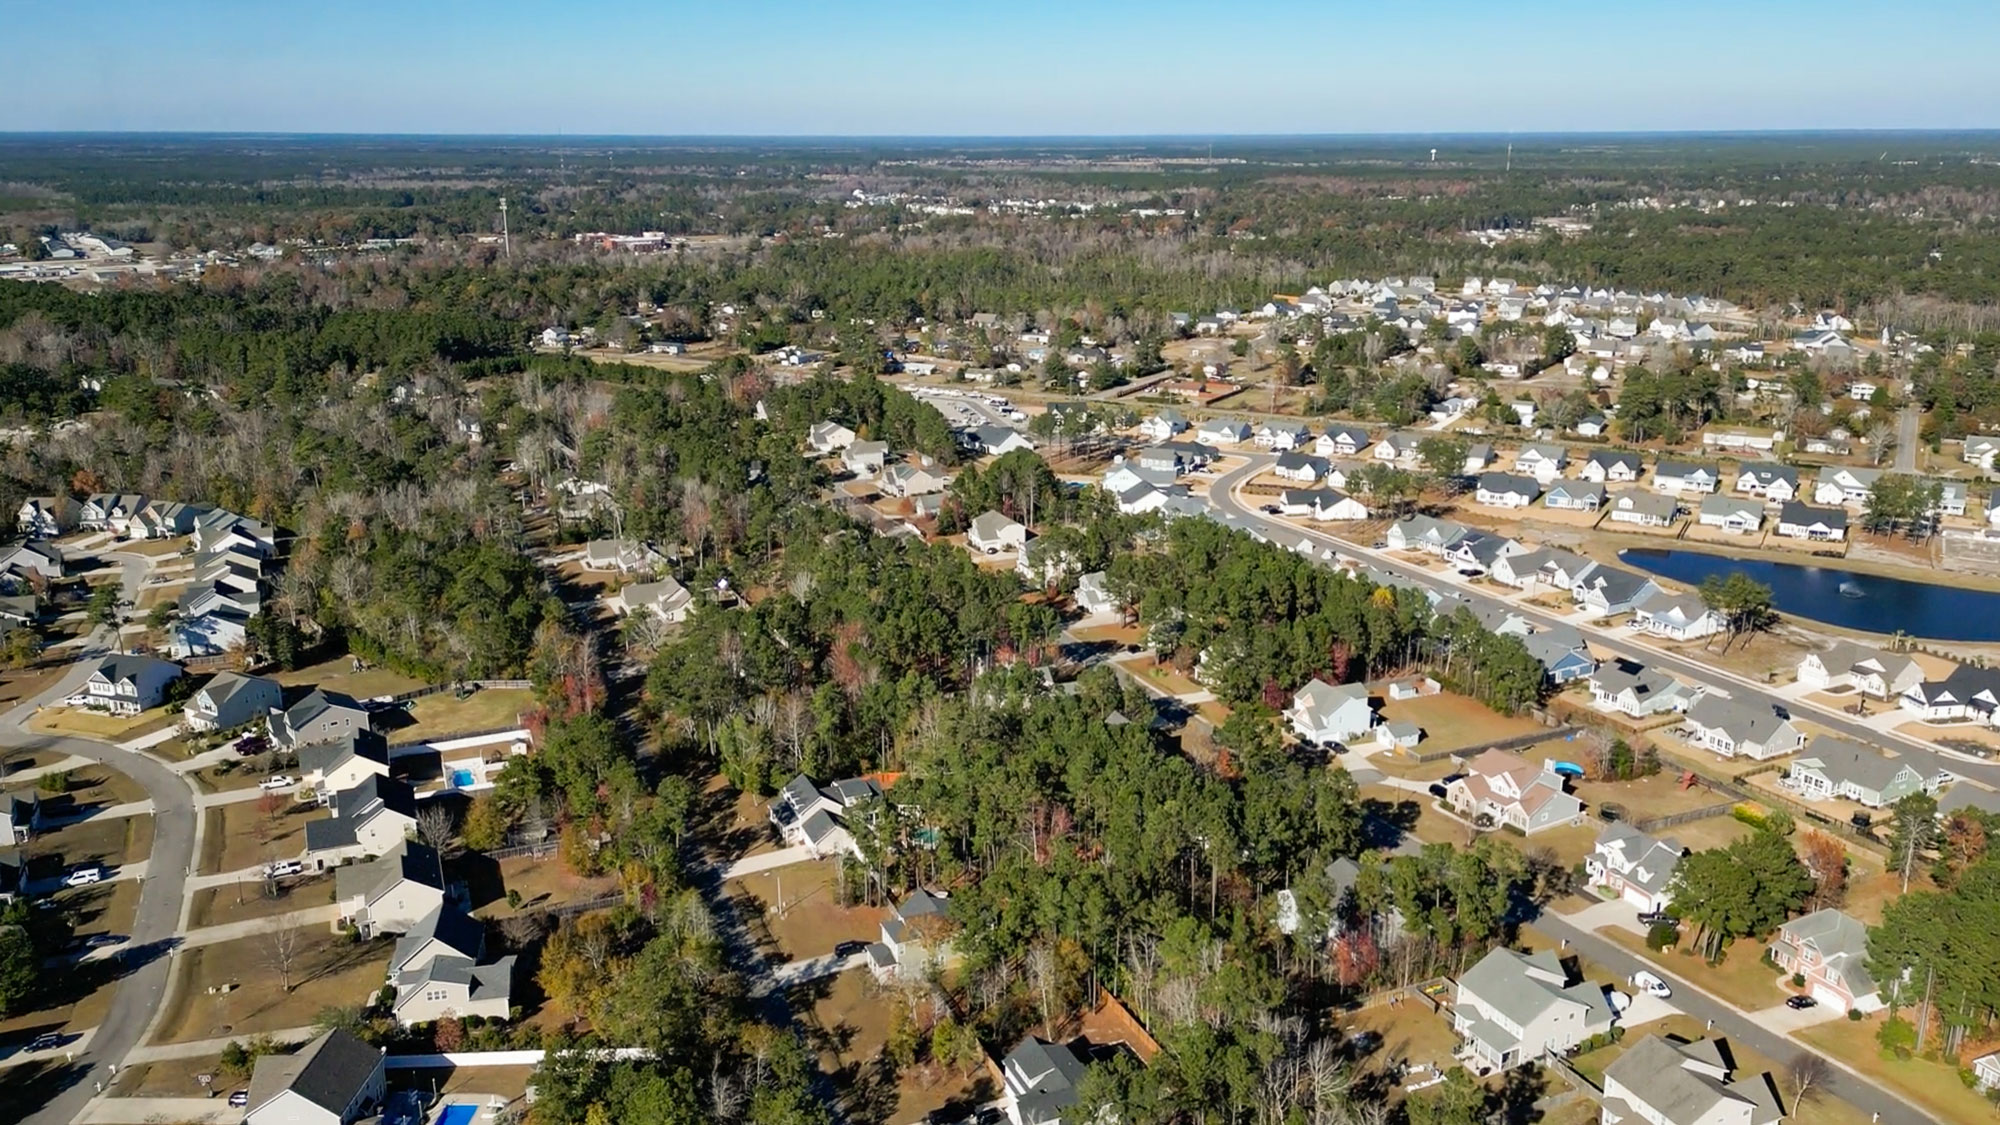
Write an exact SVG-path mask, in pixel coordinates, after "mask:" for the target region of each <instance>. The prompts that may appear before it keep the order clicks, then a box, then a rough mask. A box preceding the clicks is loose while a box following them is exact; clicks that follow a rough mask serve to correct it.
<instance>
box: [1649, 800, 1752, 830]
mask: <svg viewBox="0 0 2000 1125" xmlns="http://www.w3.org/2000/svg"><path fill="white" fill-rule="evenodd" d="M1741 803H1742V802H1740V801H1736V800H1733V799H1732V800H1728V801H1723V802H1720V803H1719V804H1713V805H1703V806H1702V807H1701V808H1698V809H1689V810H1688V811H1686V812H1678V813H1669V814H1667V815H1666V816H1649V817H1647V818H1646V819H1644V820H1635V821H1633V822H1632V827H1633V828H1635V829H1638V830H1639V831H1641V832H1644V833H1646V834H1648V835H1651V834H1653V833H1655V832H1658V831H1660V830H1662V829H1665V828H1672V827H1674V826H1675V825H1680V824H1693V823H1694V822H1695V821H1697V820H1708V819H1710V818H1711V817H1718V816H1728V815H1729V814H1730V813H1732V812H1734V811H1736V806H1737V805H1739V804H1741Z"/></svg>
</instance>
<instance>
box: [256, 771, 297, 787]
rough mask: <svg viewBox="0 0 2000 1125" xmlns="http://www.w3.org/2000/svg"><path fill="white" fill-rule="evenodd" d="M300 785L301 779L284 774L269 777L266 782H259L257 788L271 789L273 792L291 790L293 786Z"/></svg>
mask: <svg viewBox="0 0 2000 1125" xmlns="http://www.w3.org/2000/svg"><path fill="white" fill-rule="evenodd" d="M298 783H299V779H298V778H296V777H288V776H286V775H285V774H282V773H275V774H272V775H271V776H270V777H267V778H265V779H264V780H262V781H260V782H258V783H257V788H259V789H271V790H276V789H290V788H291V787H292V786H294V785H297V784H298Z"/></svg>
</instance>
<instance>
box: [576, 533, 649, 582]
mask: <svg viewBox="0 0 2000 1125" xmlns="http://www.w3.org/2000/svg"><path fill="white" fill-rule="evenodd" d="M666 561H667V560H666V557H665V556H664V555H662V554H660V553H659V552H658V551H655V550H653V549H652V548H651V547H649V546H647V545H646V544H644V543H640V542H637V541H636V540H632V539H592V540H590V541H589V542H588V543H585V544H584V545H583V559H582V563H583V569H585V570H595V571H607V570H615V571H619V572H622V573H627V574H629V573H631V572H633V571H636V570H649V569H652V568H653V567H657V566H661V565H664V564H665V563H666Z"/></svg>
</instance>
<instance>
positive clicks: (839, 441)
mask: <svg viewBox="0 0 2000 1125" xmlns="http://www.w3.org/2000/svg"><path fill="white" fill-rule="evenodd" d="M853 443H854V431H853V430H850V429H848V428H847V427H846V426H843V425H841V424H840V423H839V422H833V421H827V422H821V423H818V424H817V425H815V426H813V427H812V428H811V429H809V430H807V431H806V444H807V445H808V446H809V447H811V449H812V451H813V452H814V453H821V454H828V453H838V452H840V451H841V450H843V449H846V448H847V447H848V446H849V445H852V444H853Z"/></svg>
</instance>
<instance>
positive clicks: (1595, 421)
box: [1576, 366, 1611, 438]
mask: <svg viewBox="0 0 2000 1125" xmlns="http://www.w3.org/2000/svg"><path fill="white" fill-rule="evenodd" d="M1598 371H1602V372H1604V375H1605V378H1606V379H1609V378H1610V375H1611V373H1610V371H1609V370H1608V369H1606V368H1604V367H1601V366H1600V367H1598V368H1597V370H1596V371H1593V372H1591V378H1593V379H1595V378H1597V372H1598ZM1610 428H1611V420H1610V419H1608V418H1606V417H1605V416H1604V415H1602V414H1598V413H1596V412H1592V413H1589V414H1586V415H1584V416H1583V417H1581V418H1579V419H1577V422H1576V434H1577V436H1578V437H1587V438H1597V437H1603V436H1604V435H1605V433H1606V432H1607V431H1608V430H1609V429H1610Z"/></svg>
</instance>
